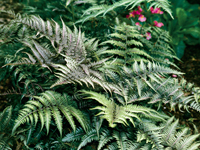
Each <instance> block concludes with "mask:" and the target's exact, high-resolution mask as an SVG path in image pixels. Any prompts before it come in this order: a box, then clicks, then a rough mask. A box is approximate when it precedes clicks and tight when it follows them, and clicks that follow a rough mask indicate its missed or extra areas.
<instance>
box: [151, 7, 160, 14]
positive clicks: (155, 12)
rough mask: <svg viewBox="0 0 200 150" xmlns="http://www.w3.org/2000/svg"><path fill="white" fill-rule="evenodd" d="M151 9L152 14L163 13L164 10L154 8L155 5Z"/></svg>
mask: <svg viewBox="0 0 200 150" xmlns="http://www.w3.org/2000/svg"><path fill="white" fill-rule="evenodd" d="M150 11H151V13H152V14H163V11H161V10H160V8H155V9H153V7H151V8H150Z"/></svg>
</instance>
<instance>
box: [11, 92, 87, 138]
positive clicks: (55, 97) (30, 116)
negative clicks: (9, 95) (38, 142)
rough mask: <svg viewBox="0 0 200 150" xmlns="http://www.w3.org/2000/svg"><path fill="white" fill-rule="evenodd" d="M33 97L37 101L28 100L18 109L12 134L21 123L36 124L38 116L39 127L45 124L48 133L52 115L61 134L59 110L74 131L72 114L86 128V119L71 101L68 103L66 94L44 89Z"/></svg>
mask: <svg viewBox="0 0 200 150" xmlns="http://www.w3.org/2000/svg"><path fill="white" fill-rule="evenodd" d="M34 98H36V99H37V100H38V101H34V100H30V101H28V102H27V104H26V105H25V108H24V109H22V110H21V111H20V114H19V116H18V118H17V119H16V120H15V125H14V127H13V130H12V134H13V133H14V132H15V130H16V129H17V128H18V127H19V126H20V125H21V124H24V123H25V122H29V121H30V122H31V124H33V123H34V122H35V125H36V124H37V121H38V118H40V121H41V129H42V128H43V126H44V124H45V126H46V129H47V134H48V132H49V125H50V122H51V118H52V116H53V117H54V120H55V122H56V125H57V128H58V129H59V131H60V134H61V135H62V116H61V114H60V112H62V113H63V114H64V116H65V118H66V119H67V120H68V122H69V123H70V125H71V127H72V128H73V130H74V131H75V129H76V126H75V123H74V120H73V118H72V116H74V117H75V118H76V119H77V121H78V122H80V124H81V125H82V127H83V128H84V129H85V130H87V121H86V119H85V117H84V114H83V113H82V112H81V111H80V110H78V109H76V108H75V107H74V105H73V104H72V103H70V101H69V97H68V96H62V95H61V94H59V93H56V92H53V91H46V92H45V93H42V96H40V97H38V96H34Z"/></svg>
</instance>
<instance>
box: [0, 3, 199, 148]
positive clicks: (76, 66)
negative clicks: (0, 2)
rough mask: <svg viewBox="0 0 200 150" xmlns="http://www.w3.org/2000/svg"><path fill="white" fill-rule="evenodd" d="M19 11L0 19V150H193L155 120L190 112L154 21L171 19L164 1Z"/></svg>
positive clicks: (173, 121)
mask: <svg viewBox="0 0 200 150" xmlns="http://www.w3.org/2000/svg"><path fill="white" fill-rule="evenodd" d="M18 2H22V1H18ZM37 2H38V5H41V3H42V4H45V5H44V6H45V7H44V8H48V12H49V11H51V12H52V13H51V14H47V15H46V16H45V14H44V13H42V12H44V11H45V10H42V9H43V8H41V7H39V8H36V7H33V6H31V5H32V4H33V3H34V4H37ZM15 4H16V3H15ZM23 5H24V6H23V7H22V8H21V9H20V13H17V12H14V11H12V10H6V9H3V10H1V16H2V17H5V18H7V19H8V20H7V21H5V22H2V23H1V24H0V40H1V41H0V42H1V45H0V58H1V61H0V64H1V70H0V75H1V76H0V81H1V82H2V83H3V82H5V83H7V84H9V86H7V87H8V88H9V89H7V90H4V87H3V86H0V90H1V93H0V95H1V96H2V98H1V102H2V107H1V112H0V133H1V134H0V148H1V149H5V150H6V149H17V150H19V149H40V150H46V149H60V150H62V149H67V150H68V149H69V150H81V149H84V150H96V149H98V150H101V149H102V150H103V149H104V150H115V149H116V150H117V149H123V150H138V149H139V150H146V149H147V150H149V149H152V150H162V149H163V150H168V149H177V150H182V149H183V150H195V149H198V147H199V146H200V141H199V132H198V129H197V127H196V126H195V124H193V127H192V128H191V127H190V126H186V125H183V124H180V121H179V119H178V118H176V117H174V116H173V115H171V114H169V113H166V110H165V109H166V108H167V109H169V110H170V111H176V112H179V113H183V114H184V113H187V112H190V111H192V110H195V111H198V112H199V111H200V104H199V98H200V94H199V93H200V89H199V88H198V87H195V86H194V85H193V84H191V83H188V82H187V81H186V80H185V79H183V78H182V75H183V74H184V73H183V72H181V70H180V69H179V68H178V66H177V64H176V63H175V62H176V61H180V60H179V58H178V57H177V56H176V52H175V50H174V49H173V46H172V45H171V42H172V37H171V36H170V34H169V31H168V30H167V29H165V28H163V25H164V23H162V22H161V20H159V19H158V20H154V15H155V16H159V17H160V15H163V14H168V15H169V16H170V17H171V19H175V18H174V17H173V13H172V10H171V7H170V4H169V2H168V1H167V0H148V1H146V0H118V1H113V0H110V1H109V0H101V1H95V0H85V1H75V0H74V1H73V0H72V1H71V0H65V1H64V0H63V1H60V2H59V1H48V2H47V1H23ZM29 5H30V6H31V7H28V6H29ZM20 6H21V5H20ZM50 6H51V7H50ZM38 9H39V11H38ZM46 10H47V9H46ZM61 10H62V11H61ZM76 10H77V14H76V15H75V12H76ZM21 11H22V13H21ZM64 12H65V13H67V12H68V14H65V13H64ZM34 13H35V14H34ZM38 14H39V15H40V14H42V16H39V15H38ZM49 15H50V16H49ZM81 15H83V16H81ZM52 16H53V17H52ZM51 17H52V18H51ZM134 17H135V18H134ZM148 17H149V18H148ZM136 18H137V19H138V20H139V21H140V22H136V20H134V19H136ZM148 19H149V20H148ZM147 20H148V21H149V22H148V21H147ZM101 21H102V22H101ZM108 22H110V23H109V24H106V23H108ZM166 22H167V20H166ZM150 23H153V24H150ZM149 24H150V25H149ZM93 25H94V27H93ZM95 28H96V29H95ZM98 30H99V31H98ZM90 31H91V32H90ZM97 31H98V32H97ZM2 85H3V84H2ZM1 87H2V88H1Z"/></svg>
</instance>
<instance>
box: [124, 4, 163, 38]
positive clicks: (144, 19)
mask: <svg viewBox="0 0 200 150" xmlns="http://www.w3.org/2000/svg"><path fill="white" fill-rule="evenodd" d="M142 11H143V10H142V8H141V7H140V6H138V10H136V11H135V10H133V11H132V12H130V13H129V15H126V18H130V17H133V18H134V17H135V16H137V15H138V16H139V18H138V20H139V21H141V22H145V21H146V19H147V18H146V17H145V16H144V15H142V14H141V12H142ZM150 11H151V13H152V14H163V11H161V10H160V8H155V9H154V8H153V7H151V8H150ZM135 25H136V26H138V30H140V27H141V24H140V23H139V22H136V23H135ZM154 26H156V27H159V28H160V27H162V26H164V24H163V23H162V22H157V21H154ZM145 36H146V39H147V40H150V39H151V33H150V32H147V33H146V34H145Z"/></svg>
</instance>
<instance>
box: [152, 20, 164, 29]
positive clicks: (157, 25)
mask: <svg viewBox="0 0 200 150" xmlns="http://www.w3.org/2000/svg"><path fill="white" fill-rule="evenodd" d="M154 26H156V27H159V28H160V27H162V26H164V24H163V23H162V22H157V21H154Z"/></svg>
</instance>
